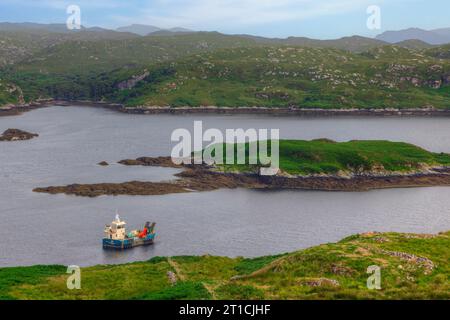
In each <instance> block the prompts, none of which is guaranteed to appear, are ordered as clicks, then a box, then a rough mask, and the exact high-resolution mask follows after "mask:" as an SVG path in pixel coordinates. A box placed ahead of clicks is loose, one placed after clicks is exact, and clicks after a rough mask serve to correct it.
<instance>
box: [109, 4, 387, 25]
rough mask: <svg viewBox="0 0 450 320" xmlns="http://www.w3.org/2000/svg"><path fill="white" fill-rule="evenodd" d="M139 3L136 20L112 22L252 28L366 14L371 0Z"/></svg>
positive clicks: (119, 17)
mask: <svg viewBox="0 0 450 320" xmlns="http://www.w3.org/2000/svg"><path fill="white" fill-rule="evenodd" d="M378 2H380V1H378ZM128 3H129V4H131V3H132V1H129V2H128ZM140 3H141V7H140V8H139V7H136V6H135V9H136V12H138V15H137V16H129V15H114V16H113V18H114V19H115V20H116V21H120V22H121V23H124V22H139V23H146V24H154V25H158V26H161V27H171V26H179V25H182V26H185V27H192V28H206V29H207V28H216V27H218V26H221V27H227V26H251V25H263V24H268V23H273V22H284V21H295V20H304V19H310V18H315V17H320V16H326V15H334V14H341V13H346V12H351V11H355V10H363V11H362V12H365V8H366V7H367V6H368V5H370V4H373V3H374V0H156V1H140Z"/></svg>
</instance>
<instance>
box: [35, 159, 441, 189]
mask: <svg viewBox="0 0 450 320" xmlns="http://www.w3.org/2000/svg"><path fill="white" fill-rule="evenodd" d="M119 163H120V164H122V165H127V166H136V165H137V166H152V167H174V168H184V170H183V171H182V172H180V173H178V174H175V177H176V178H177V179H175V180H173V181H166V182H164V181H162V182H146V181H129V182H123V183H97V184H71V185H66V186H50V187H39V188H35V189H33V191H34V192H38V193H49V194H66V195H75V196H82V197H98V196H102V195H113V196H118V195H134V196H152V195H167V194H175V193H190V192H206V191H215V190H219V189H237V188H245V189H252V190H312V191H334V192H337V191H340V192H363V191H370V190H376V189H394V188H414V187H435V186H450V167H445V168H439V169H438V168H436V170H435V171H433V170H432V171H428V172H423V173H420V172H419V173H412V174H405V175H399V174H392V175H389V174H387V175H354V176H352V177H338V176H331V175H329V176H298V177H285V176H260V175H258V174H253V173H224V172H217V171H213V170H211V168H209V167H207V166H204V165H202V166H184V167H180V166H175V165H171V159H170V157H159V158H151V157H143V158H138V159H134V160H132V159H128V160H122V161H119Z"/></svg>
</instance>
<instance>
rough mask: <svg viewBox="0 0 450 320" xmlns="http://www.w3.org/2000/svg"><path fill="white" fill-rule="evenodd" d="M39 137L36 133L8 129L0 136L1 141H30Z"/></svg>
mask: <svg viewBox="0 0 450 320" xmlns="http://www.w3.org/2000/svg"><path fill="white" fill-rule="evenodd" d="M38 136H39V135H38V134H36V133H29V132H26V131H22V130H19V129H8V130H6V131H5V132H3V134H2V135H1V136H0V141H21V140H30V139H33V138H35V137H38Z"/></svg>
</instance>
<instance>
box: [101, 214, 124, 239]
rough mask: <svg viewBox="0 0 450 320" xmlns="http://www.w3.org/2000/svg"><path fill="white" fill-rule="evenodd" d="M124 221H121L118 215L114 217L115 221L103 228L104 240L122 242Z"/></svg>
mask: <svg viewBox="0 0 450 320" xmlns="http://www.w3.org/2000/svg"><path fill="white" fill-rule="evenodd" d="M125 225H126V222H125V221H121V220H120V217H119V215H116V219H115V220H114V221H113V222H111V225H107V226H106V227H105V238H106V239H112V240H124V239H125V235H126V231H125Z"/></svg>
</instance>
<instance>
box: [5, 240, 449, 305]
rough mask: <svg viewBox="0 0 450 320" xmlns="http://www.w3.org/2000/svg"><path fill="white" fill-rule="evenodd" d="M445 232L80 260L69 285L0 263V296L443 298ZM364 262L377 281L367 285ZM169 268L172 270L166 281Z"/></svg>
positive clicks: (50, 273) (55, 274)
mask: <svg viewBox="0 0 450 320" xmlns="http://www.w3.org/2000/svg"><path fill="white" fill-rule="evenodd" d="M449 246H450V232H446V233H441V234H439V235H419V234H400V233H367V234H360V235H355V236H351V237H348V238H346V239H344V240H342V241H340V242H338V243H330V244H324V245H321V246H316V247H313V248H310V249H306V250H301V251H297V252H293V253H289V254H283V255H278V256H269V257H260V258H253V259H250V258H234V259H233V258H226V257H212V256H201V257H200V256H198V257H173V258H153V259H152V260H150V261H147V262H136V263H130V264H124V265H116V266H114V265H104V266H95V267H88V268H82V271H81V289H80V290H68V289H67V286H66V282H67V278H68V276H69V275H68V274H66V273H65V271H66V269H65V268H64V267H62V266H36V267H17V268H3V269H0V299H149V300H161V299H162V300H174V299H177V300H182V299H194V300H202V299H230V300H239V299H395V300H400V299H445V300H448V299H450V282H449V281H448V279H449V276H450V269H449V264H448V261H449V259H450V256H449V250H448V248H449ZM369 266H378V267H379V268H380V270H381V283H380V284H381V289H380V290H369V289H368V288H367V279H368V277H369V276H370V275H371V274H368V273H367V269H368V267H369ZM168 272H172V273H174V274H175V275H176V279H177V282H176V284H173V285H172V284H171V281H169V278H168V274H167V273H168Z"/></svg>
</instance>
